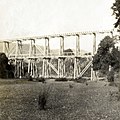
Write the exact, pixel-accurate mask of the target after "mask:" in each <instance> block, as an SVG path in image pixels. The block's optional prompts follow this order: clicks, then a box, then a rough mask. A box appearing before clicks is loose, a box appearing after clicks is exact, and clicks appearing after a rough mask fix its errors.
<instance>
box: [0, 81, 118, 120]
mask: <svg viewBox="0 0 120 120" xmlns="http://www.w3.org/2000/svg"><path fill="white" fill-rule="evenodd" d="M45 89H46V90H48V91H49V92H48V93H49V95H48V101H47V105H46V110H39V107H38V95H39V94H40V93H41V91H44V90H45ZM117 90H118V89H117V88H116V87H111V86H108V85H107V83H106V82H89V83H88V85H86V84H81V83H74V82H53V81H51V82H48V83H46V84H45V85H44V84H42V83H40V82H31V81H27V80H0V120H119V119H120V102H119V101H117V99H116V97H115V96H114V97H112V99H111V93H112V92H116V91H117Z"/></svg>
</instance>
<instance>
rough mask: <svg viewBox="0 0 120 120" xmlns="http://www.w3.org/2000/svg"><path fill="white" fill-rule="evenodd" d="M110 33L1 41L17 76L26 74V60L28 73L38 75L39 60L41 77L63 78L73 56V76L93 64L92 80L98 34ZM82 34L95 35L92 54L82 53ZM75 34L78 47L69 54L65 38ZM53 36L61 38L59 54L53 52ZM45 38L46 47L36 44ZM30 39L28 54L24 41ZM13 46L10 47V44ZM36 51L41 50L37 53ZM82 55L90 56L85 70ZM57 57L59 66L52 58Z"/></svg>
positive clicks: (94, 32)
mask: <svg viewBox="0 0 120 120" xmlns="http://www.w3.org/2000/svg"><path fill="white" fill-rule="evenodd" d="M104 33H110V34H111V35H112V36H113V31H112V30H111V31H91V32H76V33H65V34H55V35H46V36H38V37H26V38H19V39H14V40H3V41H1V42H2V44H3V52H4V53H5V54H6V56H7V57H8V58H9V60H10V61H14V64H15V73H14V74H15V77H17V78H22V77H24V76H25V74H24V61H25V60H27V62H28V65H27V67H28V69H27V70H28V74H29V75H31V76H32V77H34V78H35V77H38V74H39V73H38V68H37V67H38V66H37V64H36V62H37V60H39V61H41V62H42V64H41V65H42V66H41V73H40V74H39V76H40V77H44V78H50V77H57V78H63V77H67V76H66V73H65V61H66V59H67V58H72V59H73V60H74V67H73V76H72V77H73V78H74V79H76V78H78V77H82V76H83V74H84V73H85V72H86V71H87V69H88V68H89V67H90V66H91V80H94V71H93V67H92V59H93V58H92V57H93V56H94V54H95V53H96V35H97V34H104ZM82 35H92V36H93V46H92V47H93V51H92V54H91V55H85V56H83V55H81V52H80V37H81V36H82ZM70 36H74V37H75V38H76V47H75V53H74V54H71V55H70V53H69V55H67V53H66V54H65V53H64V40H65V38H66V37H70ZM51 38H59V40H60V49H59V54H56V55H55V54H54V55H53V54H52V53H51V50H50V39H51ZM43 39H44V40H45V45H44V49H41V48H40V47H39V46H37V45H36V40H43ZM24 41H29V52H28V54H23V42H24ZM11 43H14V44H12V46H11V47H10V44H11ZM36 51H39V53H37V52H36ZM82 57H88V58H90V61H89V62H88V64H87V65H86V66H85V67H84V69H83V70H81V69H80V63H79V61H80V59H81V58H82ZM54 58H56V59H57V68H56V67H55V66H54V64H52V62H51V61H52V59H54ZM51 69H52V70H53V71H54V72H55V73H56V76H51Z"/></svg>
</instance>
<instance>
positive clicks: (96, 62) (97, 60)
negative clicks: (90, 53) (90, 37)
mask: <svg viewBox="0 0 120 120" xmlns="http://www.w3.org/2000/svg"><path fill="white" fill-rule="evenodd" d="M119 64H120V51H119V50H118V48H115V42H114V40H113V39H112V38H111V37H109V36H106V37H105V38H104V39H103V40H102V41H101V42H100V44H99V47H98V50H97V53H96V54H95V56H94V57H93V69H94V70H95V71H96V70H101V71H103V72H105V73H106V72H108V70H109V66H112V68H113V69H114V70H116V69H118V68H119V67H120V65H119Z"/></svg>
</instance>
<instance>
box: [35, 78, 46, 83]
mask: <svg viewBox="0 0 120 120" xmlns="http://www.w3.org/2000/svg"><path fill="white" fill-rule="evenodd" d="M36 80H37V81H38V82H42V83H45V78H43V77H40V78H36Z"/></svg>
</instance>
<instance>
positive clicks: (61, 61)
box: [58, 36, 65, 78]
mask: <svg viewBox="0 0 120 120" xmlns="http://www.w3.org/2000/svg"><path fill="white" fill-rule="evenodd" d="M63 53H64V36H60V51H59V55H60V57H59V58H58V77H59V78H60V77H64V75H65V74H64V72H65V66H64V58H63Z"/></svg>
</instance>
